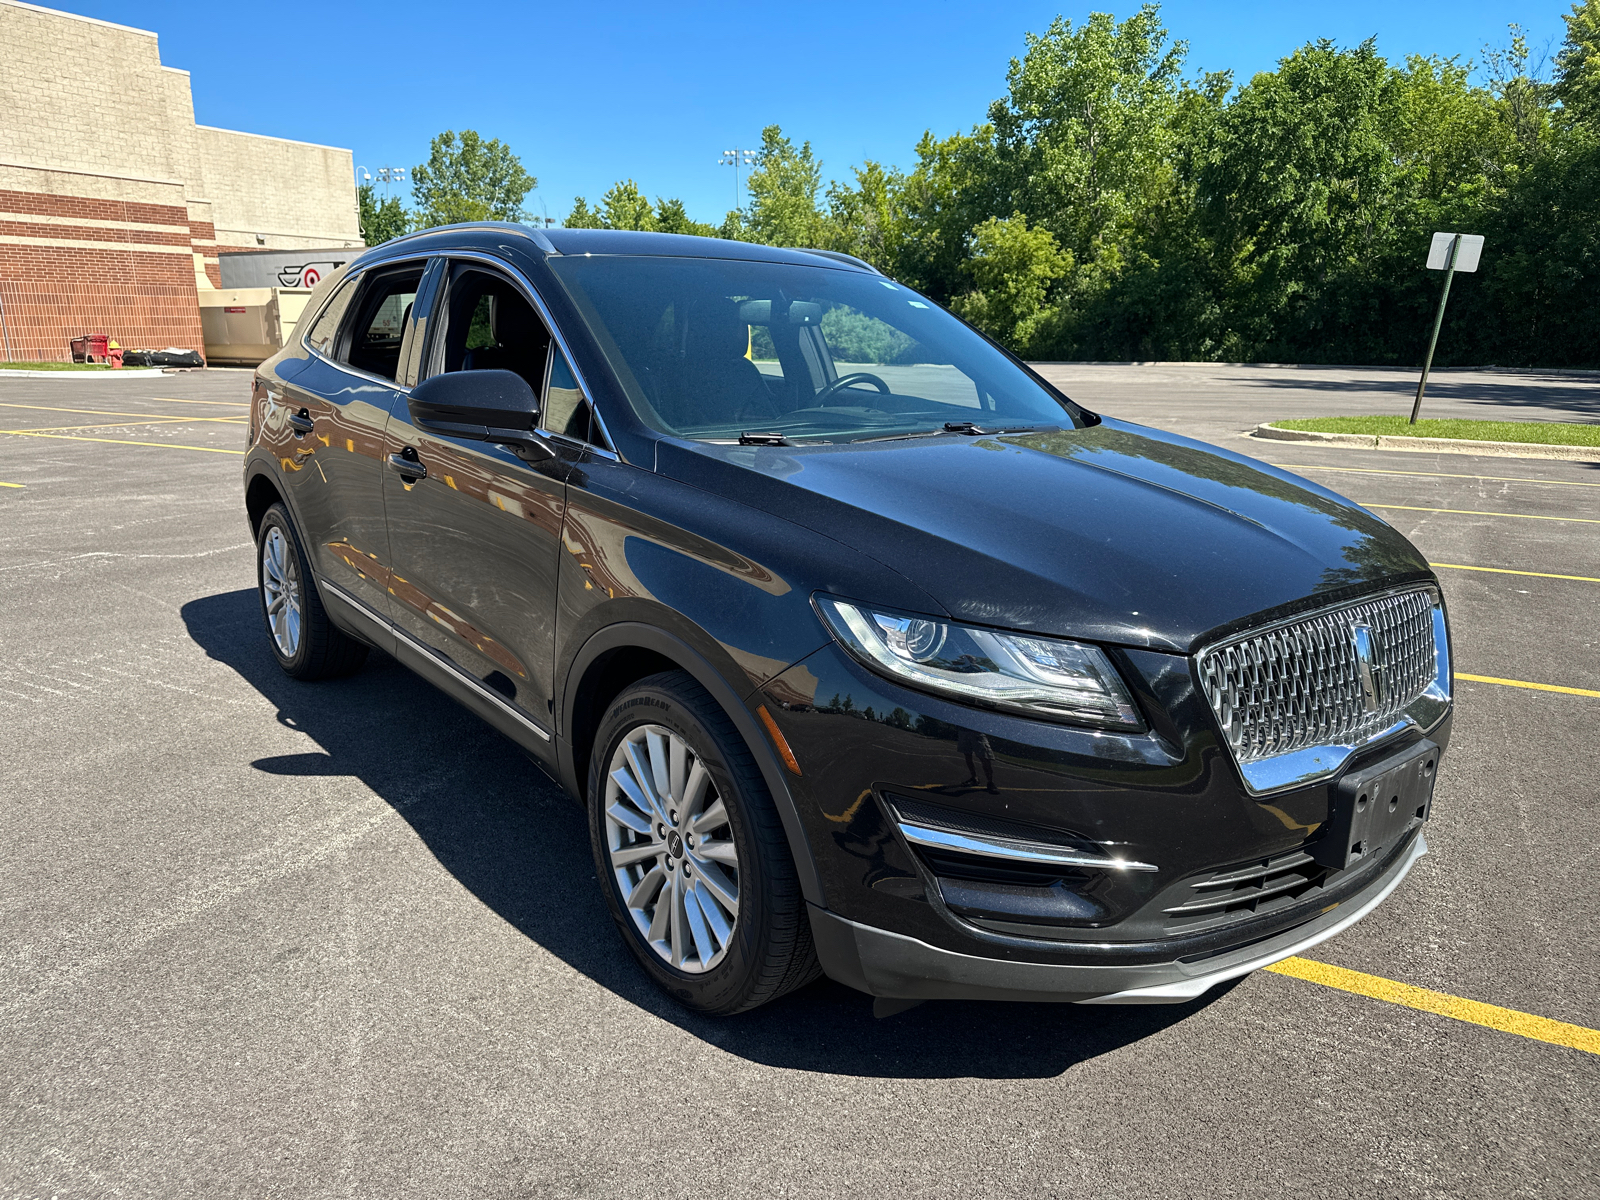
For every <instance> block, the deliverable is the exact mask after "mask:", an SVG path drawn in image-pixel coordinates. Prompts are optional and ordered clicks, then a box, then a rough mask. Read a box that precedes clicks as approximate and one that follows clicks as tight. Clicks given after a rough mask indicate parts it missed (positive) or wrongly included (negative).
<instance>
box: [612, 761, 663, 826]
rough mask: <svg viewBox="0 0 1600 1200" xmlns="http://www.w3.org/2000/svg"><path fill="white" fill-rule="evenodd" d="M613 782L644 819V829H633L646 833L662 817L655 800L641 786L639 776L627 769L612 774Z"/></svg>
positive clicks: (620, 768) (619, 769) (620, 769)
mask: <svg viewBox="0 0 1600 1200" xmlns="http://www.w3.org/2000/svg"><path fill="white" fill-rule="evenodd" d="M611 780H612V782H613V783H615V784H616V785H617V789H618V790H619V791H620V792H621V793H622V794H623V795H624V796H626V797H627V798H628V802H629V803H630V804H632V805H633V806H634V808H636V809H638V810H639V814H640V816H642V817H643V818H644V822H645V824H644V826H643V827H642V828H641V827H640V826H638V825H635V826H633V828H634V829H638V830H639V832H640V833H644V832H646V831H647V830H648V829H649V827H650V825H651V823H652V822H654V821H657V820H659V819H660V816H661V814H660V811H659V810H658V809H657V807H656V804H655V800H654V798H653V797H651V795H650V793H649V792H648V791H647V790H646V789H645V788H644V787H641V786H640V784H639V780H638V776H637V775H635V774H634V773H633V772H631V771H628V770H627V769H625V768H622V767H619V768H618V769H617V770H615V771H613V772H611Z"/></svg>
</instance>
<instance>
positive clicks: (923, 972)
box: [807, 830, 1428, 1004]
mask: <svg viewBox="0 0 1600 1200" xmlns="http://www.w3.org/2000/svg"><path fill="white" fill-rule="evenodd" d="M1427 852H1428V844H1427V842H1426V841H1425V840H1424V837H1423V833H1422V831H1421V830H1419V831H1417V833H1416V835H1415V837H1414V838H1413V839H1412V842H1411V844H1410V846H1409V847H1407V848H1406V850H1405V852H1404V853H1401V854H1400V855H1398V856H1397V857H1396V859H1395V861H1394V862H1393V863H1391V864H1390V865H1389V866H1388V867H1387V868H1386V869H1385V870H1384V871H1383V872H1382V873H1380V874H1379V875H1377V876H1375V877H1374V878H1373V880H1372V881H1371V883H1369V884H1368V885H1367V886H1366V887H1364V888H1363V889H1362V890H1361V891H1359V892H1357V893H1355V895H1353V896H1350V897H1347V898H1346V899H1345V900H1343V901H1342V902H1340V903H1338V904H1335V905H1332V906H1330V907H1329V908H1328V909H1326V910H1324V911H1323V912H1321V913H1319V914H1318V915H1317V916H1315V917H1313V918H1312V919H1311V920H1309V921H1306V922H1305V923H1303V924H1301V925H1298V926H1295V927H1294V928H1292V929H1288V930H1285V931H1283V932H1282V933H1279V934H1276V935H1274V936H1272V937H1269V938H1266V939H1264V940H1262V941H1257V942H1254V943H1252V944H1250V945H1246V946H1242V947H1239V948H1236V949H1233V950H1230V951H1226V952H1224V953H1221V954H1217V955H1215V956H1211V957H1206V958H1203V959H1200V960H1199V961H1196V962H1184V961H1182V960H1175V961H1171V962H1160V963H1144V964H1138V965H1127V966H1123V965H1119V966H1089V965H1078V964H1062V963H1043V962H1019V961H1014V960H1006V959H999V958H985V957H980V956H977V955H972V954H962V953H959V952H956V951H952V950H946V949H941V948H940V947H938V946H931V945H929V944H928V943H927V942H924V941H920V940H919V939H917V938H913V937H907V936H906V935H904V934H899V933H892V932H890V931H889V930H887V929H878V928H875V927H873V926H869V925H862V924H859V923H857V922H855V921H851V920H848V919H846V918H844V917H841V916H839V915H837V914H836V913H832V912H829V911H827V910H825V909H821V908H818V907H816V906H815V905H808V906H807V907H808V909H809V912H810V916H811V931H812V936H813V938H814V939H815V941H816V946H817V955H818V957H819V958H820V959H821V962H822V967H823V970H824V971H826V972H827V974H828V975H829V976H830V977H831V978H833V979H836V980H838V981H839V982H841V983H845V984H848V985H849V986H851V987H853V988H856V989H857V990H859V991H863V992H866V993H868V994H869V995H872V996H881V997H885V998H890V999H903V1000H1025V1001H1054V1002H1066V1003H1076V1004H1182V1003H1183V1002H1185V1001H1187V1000H1193V999H1194V998H1195V997H1197V996H1199V995H1201V994H1202V993H1204V992H1205V991H1207V990H1208V989H1210V988H1212V987H1215V986H1216V985H1217V984H1219V983H1225V982H1227V981H1228V980H1230V979H1236V978H1238V977H1239V976H1241V975H1248V974H1249V973H1250V972H1252V971H1257V970H1260V969H1261V968H1262V967H1266V966H1270V965H1271V964H1272V963H1275V962H1279V961H1281V960H1282V959H1285V958H1288V957H1290V956H1291V955H1295V954H1299V953H1301V952H1302V951H1304V950H1308V949H1310V948H1311V947H1312V946H1315V945H1317V944H1318V943H1319V942H1323V941H1326V940H1327V939H1328V938H1331V937H1333V936H1334V935H1335V934H1337V933H1340V932H1341V931H1343V930H1345V929H1348V928H1349V927H1350V926H1351V925H1354V924H1355V923H1356V922H1357V921H1359V920H1360V919H1361V918H1362V917H1364V916H1366V915H1367V914H1368V913H1369V912H1371V911H1372V910H1373V909H1374V908H1376V907H1377V906H1378V905H1380V904H1382V903H1383V901H1384V900H1385V899H1387V898H1388V896H1389V894H1390V893H1391V892H1393V891H1394V889H1395V888H1397V887H1398V886H1399V885H1400V881H1401V880H1402V879H1404V878H1405V877H1406V874H1407V873H1408V872H1409V871H1410V870H1411V867H1412V864H1413V863H1415V862H1416V861H1417V859H1419V858H1421V857H1422V856H1423V855H1424V854H1426V853H1427Z"/></svg>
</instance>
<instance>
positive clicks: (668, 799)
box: [644, 729, 676, 812]
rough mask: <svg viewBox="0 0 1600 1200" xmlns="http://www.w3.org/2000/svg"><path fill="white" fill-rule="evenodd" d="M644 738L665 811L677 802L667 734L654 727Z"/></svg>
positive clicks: (656, 786)
mask: <svg viewBox="0 0 1600 1200" xmlns="http://www.w3.org/2000/svg"><path fill="white" fill-rule="evenodd" d="M644 740H645V743H646V744H647V745H648V746H649V747H650V771H651V775H652V777H653V782H654V783H655V788H656V799H657V800H658V801H660V802H661V807H662V811H663V812H665V811H666V809H668V808H671V807H674V806H675V803H676V802H675V801H674V799H673V795H672V779H671V771H672V765H671V761H670V756H669V751H668V750H667V735H666V733H665V732H662V733H657V732H656V731H655V730H653V729H652V730H651V731H650V732H648V733H646V734H645V735H644Z"/></svg>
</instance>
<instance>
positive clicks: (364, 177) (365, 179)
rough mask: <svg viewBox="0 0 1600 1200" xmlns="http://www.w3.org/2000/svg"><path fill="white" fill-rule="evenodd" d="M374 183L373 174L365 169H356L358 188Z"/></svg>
mask: <svg viewBox="0 0 1600 1200" xmlns="http://www.w3.org/2000/svg"><path fill="white" fill-rule="evenodd" d="M371 182H372V173H371V172H370V171H368V170H367V169H366V168H365V167H357V168H356V186H357V187H363V186H365V185H366V184H369V183H371Z"/></svg>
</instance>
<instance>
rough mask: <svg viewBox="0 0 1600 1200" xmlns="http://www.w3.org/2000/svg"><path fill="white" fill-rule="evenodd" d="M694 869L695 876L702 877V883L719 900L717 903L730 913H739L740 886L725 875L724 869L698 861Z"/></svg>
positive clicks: (714, 864)
mask: <svg viewBox="0 0 1600 1200" xmlns="http://www.w3.org/2000/svg"><path fill="white" fill-rule="evenodd" d="M694 868H695V874H696V875H698V876H699V877H700V882H701V883H703V884H705V886H706V888H707V889H708V890H709V891H710V892H711V894H712V895H713V896H715V897H716V898H717V903H718V904H720V905H722V907H723V908H725V909H727V910H728V911H729V912H730V913H737V912H738V911H739V885H738V884H736V883H734V882H733V881H732V880H731V879H729V878H728V877H727V876H726V875H725V874H723V872H722V868H721V867H719V866H717V864H716V863H710V862H705V861H703V860H697V861H696V862H695V864H694Z"/></svg>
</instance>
